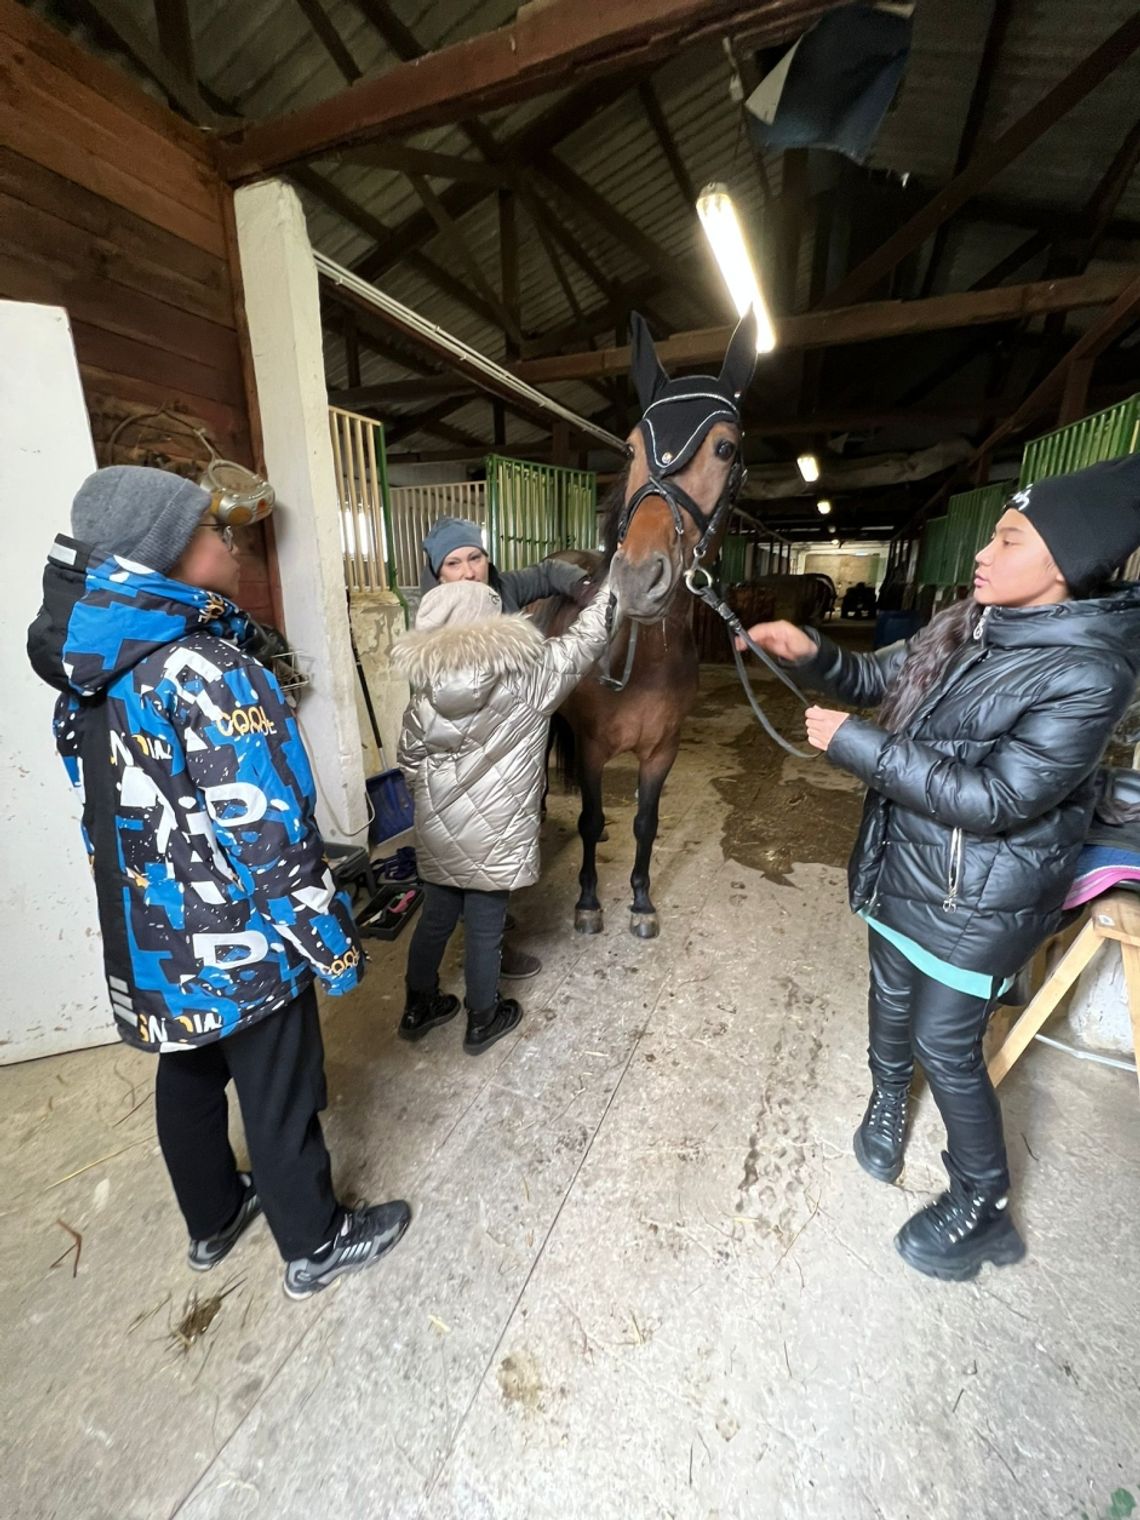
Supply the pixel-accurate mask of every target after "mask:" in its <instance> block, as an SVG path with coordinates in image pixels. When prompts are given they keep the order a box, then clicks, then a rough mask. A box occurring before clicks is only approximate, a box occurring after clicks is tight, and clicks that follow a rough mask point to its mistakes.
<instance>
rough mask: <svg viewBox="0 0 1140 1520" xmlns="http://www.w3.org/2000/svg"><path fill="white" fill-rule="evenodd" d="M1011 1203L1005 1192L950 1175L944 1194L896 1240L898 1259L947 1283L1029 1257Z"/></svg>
mask: <svg viewBox="0 0 1140 1520" xmlns="http://www.w3.org/2000/svg"><path fill="white" fill-rule="evenodd" d="M945 1159H946V1158H945V1157H943V1160H945ZM1008 1205H1009V1196H1008V1190H1007V1189H1005V1188H1001V1189H997V1188H994V1187H989V1188H983V1187H978V1186H976V1185H974V1184H971V1183H966V1182H963V1181H962V1180H961V1179H960V1178H958V1177H955V1176H954V1175H953V1174H951V1177H950V1186H949V1187H948V1188H947V1189H946V1191H945V1192H944V1193H941V1194H939V1196H938V1197H937V1198H936V1199H935V1200H934V1202H933V1203H928V1204H927V1205H926V1207H925V1208H924V1209H920V1210H919V1212H918V1213H917V1214H914V1215H912V1216H911V1218H910V1219H908V1220H907V1222H906V1224H904V1225H903V1227H902V1229H901V1230H900V1231H899V1232H898V1234H897V1235H896V1236H895V1245H896V1246H897V1247H898V1251H899V1255H900V1256H901V1257H902V1259H903V1260H904V1261H905V1262H907V1263H908V1265H910V1266H912V1267H914V1268H915V1269H916V1270H917V1271H919V1272H925V1273H926V1275H927V1277H940V1278H942V1279H943V1281H945V1282H967V1281H969V1279H970V1278H973V1277H977V1275H978V1271H979V1269H980V1267H981V1266H982V1264H983V1263H984V1262H987V1261H990V1262H993V1264H994V1266H995V1267H1006V1266H1010V1265H1012V1263H1013V1262H1015V1261H1020V1260H1021V1258H1022V1257H1023V1256H1024V1255H1025V1242H1024V1241H1023V1240H1022V1238H1021V1236H1020V1235H1019V1234H1018V1233H1017V1230H1016V1228H1015V1227H1014V1223H1013V1220H1012V1219H1011V1218H1010V1217H1009V1207H1008Z"/></svg>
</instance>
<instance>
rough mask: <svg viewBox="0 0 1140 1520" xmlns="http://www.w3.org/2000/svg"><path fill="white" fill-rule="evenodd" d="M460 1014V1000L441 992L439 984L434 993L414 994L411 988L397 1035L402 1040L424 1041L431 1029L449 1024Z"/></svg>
mask: <svg viewBox="0 0 1140 1520" xmlns="http://www.w3.org/2000/svg"><path fill="white" fill-rule="evenodd" d="M458 1012H459V999H458V998H457V997H452V996H451V995H450V993H444V992H440V990H439V983H438V982H437V983H436V988H435V991H434V992H413V990H412V989H411V987H409V988H408V998H407V1002H406V1003H405V1004H404V1016H403V1018H402V1019H401V1020H400V1027H399V1029H398V1030H397V1031H396V1033H397V1034H398V1035H399V1036H400V1038H401V1040H422V1039H423V1037H424V1035H425V1034H427V1032H428V1030H429V1029H437V1028H438V1027H439V1025H440V1024H446V1023H448V1022H449V1021H450V1020H451V1019H453V1018H454V1017H455V1015H456V1014H457V1013H458Z"/></svg>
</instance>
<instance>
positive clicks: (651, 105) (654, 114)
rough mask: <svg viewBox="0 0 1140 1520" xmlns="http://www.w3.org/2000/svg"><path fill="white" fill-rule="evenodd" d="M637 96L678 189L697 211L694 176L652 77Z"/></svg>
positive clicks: (683, 198) (687, 205)
mask: <svg viewBox="0 0 1140 1520" xmlns="http://www.w3.org/2000/svg"><path fill="white" fill-rule="evenodd" d="M637 96H638V99H639V100H640V101H641V104H642V107H643V109H644V111H645V115H646V119H647V120H648V122H649V125H650V126H651V127H652V128H653V135H654V136H655V137H656V138H657V145H658V147H659V148H660V149H661V152H662V154H663V156H664V158H665V162H666V163H667V164H668V165H669V168H670V171H671V172H672V175H673V178H674V180H676V182H677V189H678V190H679V191H680V192H681V199H682V201H683V202H684V203H685V206H686V207H687V208H688V210H689V211H690V212H695V211H696V204H697V193H696V190H695V189H694V187H693V181H692V178H691V177H690V175H689V171H688V169H686V167H685V160H684V159H683V158H682V157H681V154H680V151H679V150H678V148H677V143H676V141H675V139H674V137H673V133H672V131H671V130H670V128H669V123H668V121H667V120H666V118H665V112H664V111H663V110H662V109H661V101H660V99H659V98H658V95H657V91H656V89H655V88H654V85H653V81H652V79H643V80H642V81H641V83H640V84H639V85H638V87H637Z"/></svg>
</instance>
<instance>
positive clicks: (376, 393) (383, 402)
mask: <svg viewBox="0 0 1140 1520" xmlns="http://www.w3.org/2000/svg"><path fill="white" fill-rule="evenodd" d="M479 395H482V392H481V391H480V389H479V387H478V386H477V385H475V384H474V383H473V382H472V381H470V380H460V379H458V377H456V376H453V375H423V376H417V377H414V378H413V377H409V378H408V379H406V380H380V381H378V382H377V383H376V384H375V385H360V384H357V385H353V386H349V387H346V388H345V389H344V390H339V391H330V392H329V400H330V401H331V402H332V403H333V404H334V405H336V406H343V407H345V408H347V410H348V411H350V412H351V411H354V410H356V409H357V408H359V407H365V406H369V407H385V406H388V405H390V404H391V403H392V402H396V403H398V404H402V403H405V402H409V401H429V400H432V401H433V400H437V399H439V398H440V397H443V396H450V397H451V398H452V399H458V398H459V397H464V398H465V399H467V400H470V399H471V398H472V397H473V396H479Z"/></svg>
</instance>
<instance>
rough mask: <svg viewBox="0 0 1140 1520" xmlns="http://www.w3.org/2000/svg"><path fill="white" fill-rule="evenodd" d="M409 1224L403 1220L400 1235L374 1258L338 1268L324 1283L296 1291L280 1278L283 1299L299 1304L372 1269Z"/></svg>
mask: <svg viewBox="0 0 1140 1520" xmlns="http://www.w3.org/2000/svg"><path fill="white" fill-rule="evenodd" d="M411 1222H412V1221H411V1219H410V1218H409V1219H405V1221H404V1223H403V1224H402V1225H401V1226H400V1233H399V1234H398V1235H395V1236H394V1237H393V1238H392V1239H391V1240H390V1241H389V1242H388V1244H387V1245H386V1246H385V1247H384V1249H383V1250H382V1251H377V1253H376V1255H375V1256H370V1257H369V1258H368V1260H367V1261H361V1262H357V1263H355V1264H354V1265H353V1266H351V1267H341V1268H339V1269H338V1270H337V1272H336V1273H334V1275H333V1276H332V1277H330V1278H328V1279H327V1280H326V1281H325V1282H316V1283H313V1284H312V1285H311V1286H310V1287H308V1288H303V1289H301V1290H298V1289H296V1288H291V1287H290V1286H289V1283H288V1279H286V1278H282V1280H281V1286H282V1288H283V1289H284V1292H285V1297H286V1298H291V1299H292V1300H293V1302H294V1303H300V1302H301V1301H302V1299H306V1298H312V1297H313V1295H314V1294H315V1293H323V1292H324V1291H325V1290H326V1288H335V1287H336V1285H337V1283H338V1282H340V1280H341V1278H342V1277H351V1276H352V1274H353V1273H354V1272H366V1271H367V1270H368V1268H369V1267H374V1266H375V1265H376V1263H377V1262H378V1261H383V1260H384V1258H385V1256H387V1255H388V1252H389V1251H391V1250H393V1249H394V1248H395V1247H396V1246H398V1245H399V1244H400V1242H401V1240H403V1238H404V1236H405V1235H406V1234H407V1233H408V1226H409V1225H410V1224H411Z"/></svg>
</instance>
